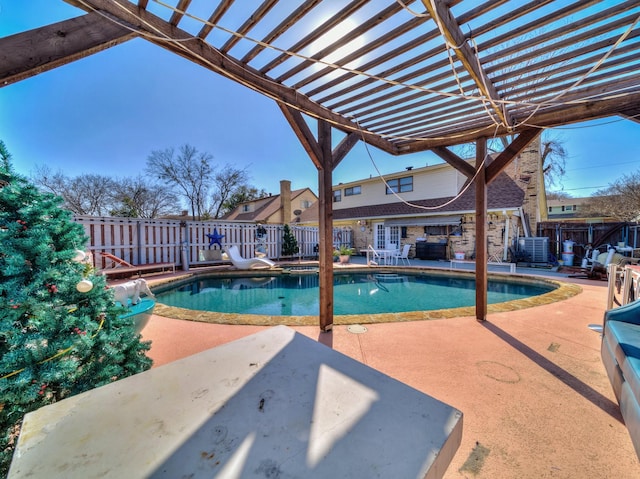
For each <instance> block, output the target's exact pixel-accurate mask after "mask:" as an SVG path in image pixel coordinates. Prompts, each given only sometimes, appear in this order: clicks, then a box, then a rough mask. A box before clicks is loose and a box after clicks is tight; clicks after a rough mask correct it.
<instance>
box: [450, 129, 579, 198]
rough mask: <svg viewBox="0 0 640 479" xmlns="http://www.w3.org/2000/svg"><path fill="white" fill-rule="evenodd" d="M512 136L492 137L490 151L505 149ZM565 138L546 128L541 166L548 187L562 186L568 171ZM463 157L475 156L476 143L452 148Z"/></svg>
mask: <svg viewBox="0 0 640 479" xmlns="http://www.w3.org/2000/svg"><path fill="white" fill-rule="evenodd" d="M511 141H512V138H491V139H490V140H489V141H488V142H487V151H488V152H489V153H499V152H501V151H502V150H503V149H504V145H505V144H509V143H510V142H511ZM563 143H564V139H563V138H562V137H560V136H558V135H555V136H554V134H553V133H551V130H545V131H544V132H543V133H542V137H541V140H540V168H542V173H543V175H544V182H545V185H546V187H547V188H550V187H552V186H556V185H558V186H562V177H563V176H564V175H565V173H566V164H567V158H568V157H569V155H568V153H567V150H566V149H565V147H564V144H563ZM451 150H452V151H453V152H454V153H455V154H456V155H458V156H459V157H461V158H475V154H476V153H475V151H476V149H475V144H474V143H464V144H461V145H457V146H455V147H453V148H452V149H451Z"/></svg>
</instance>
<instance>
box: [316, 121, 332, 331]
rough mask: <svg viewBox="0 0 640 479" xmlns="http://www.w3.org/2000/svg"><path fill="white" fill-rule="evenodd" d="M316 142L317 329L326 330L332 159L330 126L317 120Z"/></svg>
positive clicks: (329, 325) (329, 295)
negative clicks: (319, 163) (318, 157)
mask: <svg viewBox="0 0 640 479" xmlns="http://www.w3.org/2000/svg"><path fill="white" fill-rule="evenodd" d="M318 145H319V146H320V151H321V155H322V158H321V161H322V164H323V166H322V168H319V169H318V197H319V200H320V201H319V202H318V205H319V208H318V215H319V220H320V222H319V232H318V234H319V237H320V251H319V263H320V264H319V266H320V272H319V280H320V330H322V331H325V332H326V331H330V330H331V328H332V327H333V190H332V188H331V186H332V183H333V181H332V178H333V174H332V173H333V168H332V166H333V161H332V154H331V125H329V124H328V123H327V122H325V121H318Z"/></svg>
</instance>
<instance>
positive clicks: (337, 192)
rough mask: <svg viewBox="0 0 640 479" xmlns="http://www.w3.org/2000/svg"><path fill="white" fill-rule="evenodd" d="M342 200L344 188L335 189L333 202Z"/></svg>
mask: <svg viewBox="0 0 640 479" xmlns="http://www.w3.org/2000/svg"><path fill="white" fill-rule="evenodd" d="M340 201H342V190H334V191H333V202H334V203H338V202H340Z"/></svg>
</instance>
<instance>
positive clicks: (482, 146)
mask: <svg viewBox="0 0 640 479" xmlns="http://www.w3.org/2000/svg"><path fill="white" fill-rule="evenodd" d="M486 155H487V139H486V138H480V139H478V140H477V141H476V170H477V174H476V179H475V189H476V319H477V320H478V321H485V320H486V319H487V178H486V168H487V165H486V164H485V158H486Z"/></svg>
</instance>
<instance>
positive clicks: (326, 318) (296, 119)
mask: <svg viewBox="0 0 640 479" xmlns="http://www.w3.org/2000/svg"><path fill="white" fill-rule="evenodd" d="M278 106H279V107H280V110H282V113H283V114H284V117H285V118H286V119H287V121H288V122H289V125H290V126H291V128H292V129H293V131H294V133H295V134H296V136H297V137H298V140H300V143H302V146H303V148H304V149H305V151H306V152H307V154H308V155H309V157H310V158H311V161H313V164H314V165H315V166H316V168H317V169H318V215H319V218H318V220H319V223H318V227H319V231H318V242H319V251H318V259H319V267H320V271H319V282H320V320H319V321H320V330H321V331H324V332H327V331H331V328H332V327H333V169H334V168H335V167H336V166H338V164H339V163H340V162H341V161H342V159H343V158H344V157H345V156H346V155H347V153H348V152H349V151H350V150H351V148H353V147H354V145H355V144H356V143H358V140H359V139H360V136H359V135H358V134H356V133H349V134H347V136H345V137H344V138H343V139H342V141H340V143H339V144H338V146H336V148H335V149H334V150H332V149H331V146H332V141H331V124H330V123H329V122H326V121H324V120H318V140H317V141H316V139H315V138H314V137H313V134H312V133H311V130H310V129H309V127H308V126H307V123H306V122H305V121H304V118H303V117H302V114H301V113H300V112H299V111H297V110H295V109H293V108H291V107H289V106H287V105H285V104H284V103H278Z"/></svg>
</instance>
